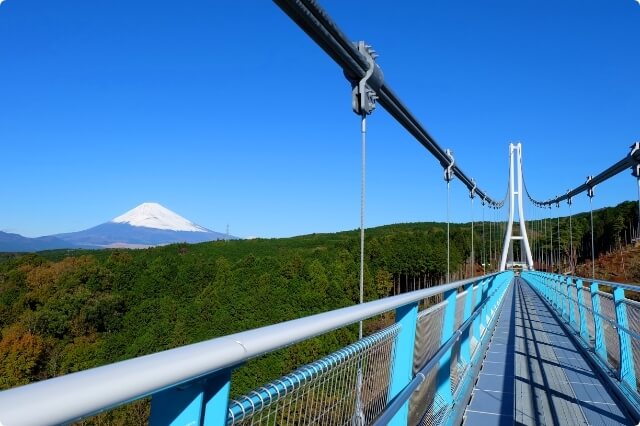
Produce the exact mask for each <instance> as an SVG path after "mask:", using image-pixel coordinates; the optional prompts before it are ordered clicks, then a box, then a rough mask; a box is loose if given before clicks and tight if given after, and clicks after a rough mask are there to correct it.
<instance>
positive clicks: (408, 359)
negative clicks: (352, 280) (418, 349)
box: [389, 303, 418, 426]
mask: <svg viewBox="0 0 640 426" xmlns="http://www.w3.org/2000/svg"><path fill="white" fill-rule="evenodd" d="M417 322H418V304H417V303H410V304H408V305H405V306H402V307H400V308H398V309H396V323H400V332H399V333H398V337H396V350H395V352H394V355H393V362H392V363H391V384H390V386H389V401H391V400H392V399H393V398H394V397H395V396H396V395H398V394H399V393H400V392H401V391H402V390H403V389H404V388H405V386H407V384H408V383H409V382H410V381H411V379H412V377H411V375H412V372H413V371H412V370H413V348H414V346H415V340H416V325H417ZM408 421H409V401H407V402H406V403H405V404H404V405H403V406H402V408H401V409H400V410H398V412H397V413H396V415H395V416H394V417H393V420H391V422H390V423H389V424H391V425H398V426H399V425H402V426H406V425H407V423H408Z"/></svg>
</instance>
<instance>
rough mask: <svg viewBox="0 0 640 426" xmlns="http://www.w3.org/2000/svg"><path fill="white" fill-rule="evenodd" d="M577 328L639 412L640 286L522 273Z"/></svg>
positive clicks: (537, 273) (556, 275)
mask: <svg viewBox="0 0 640 426" xmlns="http://www.w3.org/2000/svg"><path fill="white" fill-rule="evenodd" d="M522 277H523V278H524V279H526V280H527V281H528V282H529V283H530V284H532V285H533V287H534V288H535V289H536V290H537V291H538V292H539V293H540V294H542V295H543V296H544V298H545V299H546V300H547V302H548V303H549V304H550V305H551V306H552V307H553V309H554V310H555V311H556V313H557V314H558V316H560V317H561V318H562V319H563V320H564V322H565V323H566V324H567V325H568V326H569V327H570V328H571V329H573V331H574V332H575V337H577V338H578V339H579V341H580V342H581V344H582V345H583V347H584V348H585V349H587V350H588V351H589V352H591V353H592V355H593V357H592V359H594V360H595V361H596V362H598V364H599V365H600V366H601V367H603V371H605V372H609V373H610V374H611V375H612V376H614V377H615V379H616V382H615V383H614V384H615V385H616V387H617V389H618V394H619V396H621V397H623V400H624V401H625V402H626V405H627V406H628V408H630V410H631V411H632V412H634V414H635V415H636V417H638V416H640V393H639V390H640V365H639V364H640V303H639V302H638V301H636V300H633V299H631V298H636V299H637V298H640V286H637V285H632V284H621V283H615V282H611V281H603V280H595V279H589V278H582V277H575V276H568V275H558V274H551V273H547V272H534V271H530V272H523V273H522Z"/></svg>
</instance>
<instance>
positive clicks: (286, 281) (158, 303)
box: [0, 203, 635, 424]
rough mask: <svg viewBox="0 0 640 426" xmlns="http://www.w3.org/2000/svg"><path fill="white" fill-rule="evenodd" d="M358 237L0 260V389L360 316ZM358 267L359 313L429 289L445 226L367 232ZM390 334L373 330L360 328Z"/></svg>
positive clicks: (459, 274)
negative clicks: (340, 312)
mask: <svg viewBox="0 0 640 426" xmlns="http://www.w3.org/2000/svg"><path fill="white" fill-rule="evenodd" d="M633 212H635V210H633V209H630V208H628V203H627V204H623V205H621V206H618V207H616V208H612V209H608V210H607V209H605V210H603V211H601V212H598V213H597V214H596V218H597V219H596V220H597V222H596V223H597V226H598V227H599V228H598V229H600V228H601V229H604V230H606V229H608V228H607V227H608V226H610V225H609V223H610V222H611V220H613V222H614V223H615V221H617V220H618V219H617V218H618V217H622V219H621V220H622V221H625V223H626V222H628V219H629V218H630V217H631V216H630V215H632V214H633ZM627 216H629V217H627ZM611 218H613V219H611ZM610 219H611V220H610ZM579 221H580V219H579V218H578V220H577V221H576V222H579ZM489 228H490V227H489V226H487V227H486V232H487V235H486V238H485V241H484V245H485V247H484V249H483V247H482V245H483V244H482V233H481V229H482V227H481V226H480V224H476V227H475V237H474V238H475V241H476V249H475V253H476V265H475V266H474V269H475V270H476V271H477V273H479V271H482V267H481V266H480V259H482V258H487V260H488V263H491V264H493V265H495V264H496V262H495V259H494V260H493V261H490V260H489V258H490V257H491V256H490V255H489V251H490V250H489V241H491V247H492V250H491V251H492V252H493V253H494V255H496V254H497V247H496V246H497V244H496V243H497V242H499V241H501V239H502V236H501V235H499V231H498V230H497V229H496V227H495V226H493V227H492V228H491V229H492V234H491V236H489V234H488V232H489ZM470 230H471V227H470V224H454V225H452V226H451V265H452V279H459V278H463V277H465V276H469V275H470V271H471V266H470V265H469V263H468V259H469V258H470V240H471V232H470ZM605 232H606V231H605ZM583 236H584V235H583ZM575 237H576V238H578V235H577V234H576V236H575ZM358 238H359V233H358V231H355V230H354V231H347V232H339V233H331V234H311V235H304V236H299V237H294V238H280V239H255V240H233V241H217V242H207V243H200V244H192V245H189V244H174V245H169V246H164V247H155V248H149V249H142V250H128V249H109V250H53V251H45V252H40V253H37V254H11V253H4V254H0V330H1V333H2V334H1V336H2V338H1V340H0V389H6V388H9V387H13V386H17V385H21V384H26V383H29V382H32V381H36V380H42V379H45V378H49V377H55V376H58V375H62V374H66V373H70V372H73V371H78V370H83V369H87V368H90V367H94V366H98V365H103V364H107V363H111V362H114V361H118V360H123V359H128V358H132V357H136V356H141V355H144V354H149V353H153V352H157V351H160V350H164V349H169V348H173V347H177V346H181V345H185V344H189V343H194V342H198V341H202V340H206V339H210V338H213V337H217V336H222V335H226V334H229V333H234V332H238V331H242V330H247V329H251V328H255V327H259V326H263V325H267V324H273V323H277V322H281V321H285V320H289V319H294V318H300V317H303V316H306V315H310V314H313V313H317V312H322V311H326V310H330V309H336V308H339V307H343V306H349V305H352V304H354V303H357V300H358V269H359V268H358V258H359V246H358ZM607 238H609V237H607ZM618 239H619V238H618ZM540 241H542V240H540ZM597 241H599V240H597ZM616 241H617V240H616ZM605 244H606V241H605V240H603V241H602V242H601V244H600V245H598V247H599V248H598V251H604V249H602V250H601V247H604V246H605ZM365 254H366V256H365V257H366V267H365V298H366V300H374V299H378V298H382V297H386V296H389V295H393V294H396V293H399V292H404V291H408V290H413V289H417V288H423V287H426V286H429V285H433V284H437V283H440V282H442V280H443V279H444V277H445V276H446V225H445V224H442V223H412V224H398V225H389V226H382V227H378V228H373V229H368V230H367V243H366V253H365ZM465 260H466V261H467V262H466V263H465ZM490 270H491V269H488V271H490ZM258 307H259V308H258ZM387 321H388V318H387V319H384V318H382V319H380V318H377V319H373V320H372V321H370V322H369V323H367V324H366V329H367V330H368V331H371V330H373V329H376V328H379V327H380V326H381V324H384V323H385V322H387ZM356 336H357V328H356V327H350V328H347V329H343V330H338V331H336V332H334V333H330V334H328V335H325V336H322V337H320V338H317V339H313V340H311V341H308V342H304V343H302V344H298V345H296V346H294V347H292V348H289V349H286V350H284V351H282V352H279V353H277V354H274V355H270V356H266V357H262V358H259V359H257V360H254V361H251V362H249V363H248V364H247V365H245V366H243V367H242V368H240V369H238V370H237V372H236V373H235V375H234V378H233V386H232V394H239V393H242V392H245V391H247V390H249V389H251V388H252V387H254V386H255V385H256V384H258V383H263V382H266V381H268V380H270V379H273V378H276V377H278V376H279V375H281V374H283V373H286V372H289V371H291V370H293V369H294V368H296V367H298V366H299V365H301V364H303V363H305V362H309V361H311V360H313V359H317V358H318V357H320V356H322V355H323V354H326V353H328V352H330V351H333V350H335V349H337V348H339V347H342V346H344V345H345V344H347V343H350V342H353V341H354V340H355V338H356ZM147 410H148V404H147V403H146V402H141V403H137V404H134V405H133V406H132V407H128V408H123V409H120V410H116V411H115V412H112V413H107V414H103V415H101V420H100V421H101V422H106V423H108V424H130V423H131V422H133V423H138V422H140V423H141V422H143V421H144V420H145V419H146V415H147ZM132 419H134V420H132ZM135 419H137V420H135Z"/></svg>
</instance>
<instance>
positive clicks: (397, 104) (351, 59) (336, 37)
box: [273, 0, 504, 207]
mask: <svg viewBox="0 0 640 426" xmlns="http://www.w3.org/2000/svg"><path fill="white" fill-rule="evenodd" d="M273 1H274V3H276V4H277V5H278V7H280V8H281V9H282V10H283V11H284V12H285V13H286V14H287V15H288V16H289V17H290V18H291V19H292V20H293V21H294V22H295V23H296V24H297V25H298V26H299V27H300V28H301V29H302V30H303V31H304V32H306V33H307V35H308V36H309V37H311V39H312V40H313V41H314V42H315V43H316V44H318V46H320V47H321V48H322V50H324V51H325V52H326V53H327V54H328V55H329V56H330V57H331V58H332V59H333V60H334V61H335V62H336V63H337V64H338V66H340V67H341V68H342V70H343V72H344V74H345V77H346V78H347V79H348V80H349V81H351V83H352V84H357V83H358V82H359V81H361V80H362V78H363V77H364V76H365V74H366V72H367V70H368V69H369V67H368V64H367V60H366V58H365V56H364V55H363V54H362V53H361V52H359V51H358V48H357V44H354V43H352V42H351V41H350V40H349V39H348V38H347V37H346V35H345V34H344V33H343V32H342V31H341V30H340V28H338V26H337V25H336V24H335V23H334V22H333V21H332V20H331V18H330V17H329V15H328V14H327V13H326V12H325V11H324V9H322V8H321V7H320V5H319V4H318V3H317V2H316V1H315V0H273ZM367 85H368V86H369V87H370V88H371V89H372V90H373V91H374V92H375V94H376V95H377V96H378V98H379V99H378V102H379V103H380V105H382V107H383V108H384V109H386V110H387V112H389V114H391V116H392V117H393V118H395V119H396V121H398V122H399V123H400V124H401V125H402V126H403V127H404V128H405V129H406V130H407V131H408V132H409V133H411V135H413V137H414V138H416V139H417V140H418V142H420V143H421V144H422V145H423V146H424V147H425V148H427V150H428V151H429V152H430V153H431V154H432V155H433V156H434V157H435V158H436V160H438V161H439V162H440V165H441V166H442V167H443V168H447V167H449V157H448V156H447V152H446V150H444V149H443V148H442V147H440V145H438V143H437V142H436V141H435V139H434V138H433V137H432V136H431V135H430V134H429V133H428V132H427V130H426V129H425V128H424V127H423V126H422V124H421V123H420V122H419V121H418V119H417V118H416V117H415V116H414V115H413V114H412V113H411V111H409V109H408V108H407V107H406V106H405V105H404V104H403V103H402V101H400V99H399V98H398V97H397V95H396V94H395V93H394V92H393V91H392V90H391V88H390V87H389V86H388V84H386V83H385V82H384V76H383V73H382V69H381V68H380V67H379V66H378V65H377V64H376V65H375V68H374V70H373V74H372V75H371V78H370V79H369V80H368V82H367ZM451 170H452V174H453V175H455V176H457V177H458V179H460V181H461V182H462V183H463V184H464V185H465V186H466V187H467V189H468V190H471V189H472V188H473V187H474V182H473V180H472V179H471V178H470V177H468V176H467V175H466V174H465V173H464V172H463V171H462V169H460V167H458V166H457V165H454V166H453V167H452V169H451ZM475 192H476V194H478V196H479V197H480V198H481V199H483V200H485V201H486V202H487V203H488V204H489V205H493V206H496V207H501V206H502V205H503V204H504V200H502V201H497V200H494V199H493V198H491V197H490V196H489V195H488V194H487V193H486V192H485V191H483V190H482V189H480V188H476V190H475Z"/></svg>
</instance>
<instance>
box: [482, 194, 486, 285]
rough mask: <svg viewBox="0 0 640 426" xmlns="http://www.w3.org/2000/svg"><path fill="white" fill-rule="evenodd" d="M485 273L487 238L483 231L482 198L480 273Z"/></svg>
mask: <svg viewBox="0 0 640 426" xmlns="http://www.w3.org/2000/svg"><path fill="white" fill-rule="evenodd" d="M486 274H487V240H486V235H485V233H484V200H483V201H482V275H486Z"/></svg>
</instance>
